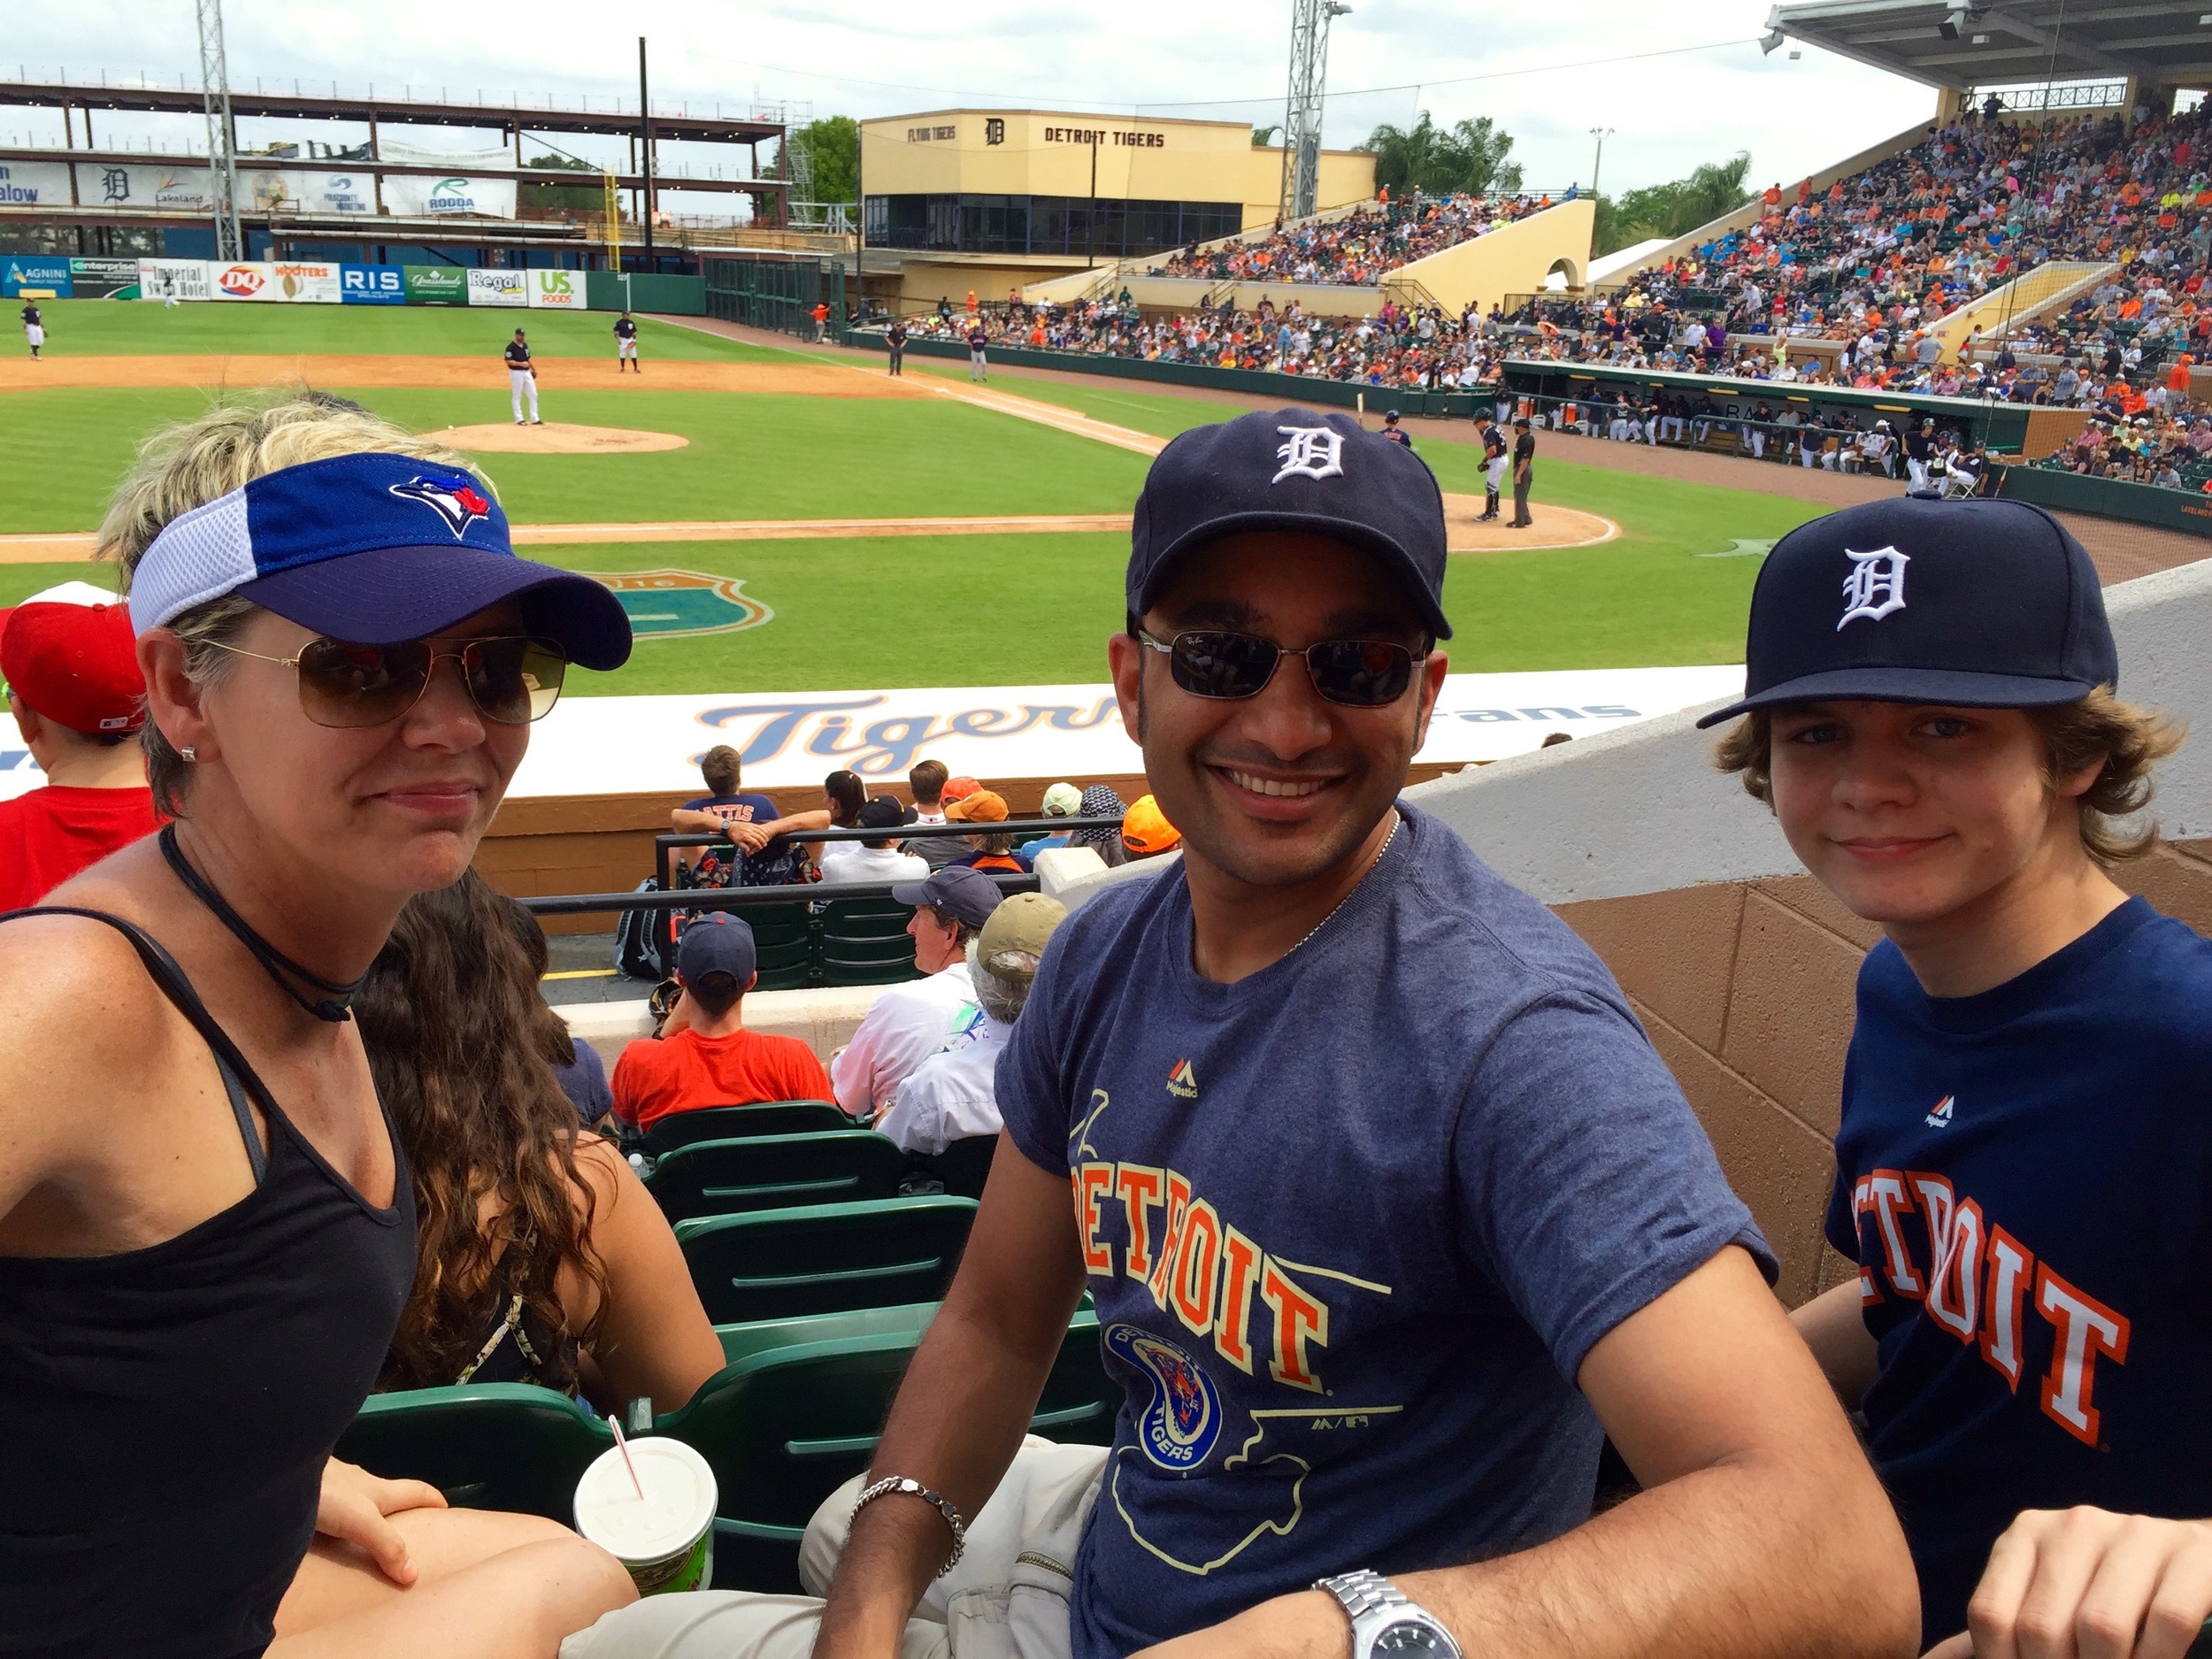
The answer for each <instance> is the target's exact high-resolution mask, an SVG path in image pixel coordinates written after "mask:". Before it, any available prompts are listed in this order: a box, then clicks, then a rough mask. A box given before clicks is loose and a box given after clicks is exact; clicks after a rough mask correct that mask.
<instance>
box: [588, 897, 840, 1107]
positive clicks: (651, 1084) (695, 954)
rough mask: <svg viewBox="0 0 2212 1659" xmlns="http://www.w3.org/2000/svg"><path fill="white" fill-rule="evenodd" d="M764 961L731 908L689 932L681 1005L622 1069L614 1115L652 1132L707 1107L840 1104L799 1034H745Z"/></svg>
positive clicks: (635, 1047) (617, 1072)
mask: <svg viewBox="0 0 2212 1659" xmlns="http://www.w3.org/2000/svg"><path fill="white" fill-rule="evenodd" d="M756 961H757V957H756V956H755V953H754V949H753V930H752V929H751V928H749V927H748V926H746V925H745V924H744V923H743V922H741V921H739V920H738V919H737V918H735V917H734V916H732V915H730V914H729V913H728V912H727V911H726V910H710V911H709V912H707V914H705V915H704V916H702V917H700V918H697V919H696V920H695V921H694V922H693V923H692V924H691V925H690V926H688V927H687V928H685V929H684V936H683V940H682V942H681V943H680V944H679V945H678V946H677V948H676V980H677V983H678V984H679V985H680V986H681V987H683V996H682V1000H681V1001H680V1002H678V1003H677V1004H676V1008H675V1011H674V1012H672V1014H670V1015H669V1017H668V1023H667V1025H664V1026H663V1027H662V1028H661V1034H660V1035H659V1036H658V1037H648V1038H644V1039H641V1041H637V1042H634V1043H632V1044H631V1045H630V1046H629V1047H628V1048H625V1049H624V1050H623V1051H622V1058H621V1059H619V1060H618V1061H617V1062H615V1068H614V1115H615V1117H616V1118H618V1119H619V1120H620V1121H621V1122H623V1123H624V1124H626V1125H631V1126H632V1127H634V1128H638V1129H649V1128H651V1127H652V1126H653V1125H654V1124H655V1123H656V1122H657V1121H658V1120H659V1119H661V1118H665V1117H667V1116H668V1115H669V1114H670V1113H672V1112H685V1111H698V1110H701V1109H703V1108H704V1107H708V1106H750V1105H753V1104H756V1103H757V1102H762V1101H780V1100H830V1099H833V1098H834V1097H833V1095H832V1094H831V1093H830V1080H829V1076H828V1074H827V1073H826V1072H825V1071H823V1070H822V1063H821V1062H820V1061H819V1060H818V1059H816V1058H815V1056H814V1050H813V1049H811V1048H808V1047H807V1046H806V1044H804V1043H803V1042H801V1041H799V1040H798V1039H797V1038H796V1037H771V1036H769V1035H768V1034H766V1033H764V1032H757V1031H748V1030H746V1029H745V1021H744V1007H745V993H746V992H748V991H749V990H751V989H752V988H753V982H754V981H755V980H756V979H758V978H759V975H758V974H757V972H755V963H756Z"/></svg>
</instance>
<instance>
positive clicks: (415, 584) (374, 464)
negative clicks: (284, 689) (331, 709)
mask: <svg viewBox="0 0 2212 1659" xmlns="http://www.w3.org/2000/svg"><path fill="white" fill-rule="evenodd" d="M226 594H236V595H238V596H239V597H240V598H242V599H250V600H251V601H252V602H253V603H255V604H257V605H259V606H261V607H262V608H263V609H264V610H267V611H275V612H276V613H277V615H279V616H280V617H283V618H287V619H288V620H290V621H293V622H296V623H298V624H299V625H300V626H302V627H306V628H312V629H314V630H315V631H316V632H317V633H318V634H325V635H327V636H328V637H330V638H332V639H335V640H344V641H349V643H352V644H357V645H396V644H398V643H400V642H402V641H406V640H419V639H421V638H423V637H424V636H425V635H426V634H436V633H438V632H439V631H440V630H442V629H444V628H449V627H451V626H453V625H454V624H455V623H457V622H459V621H461V620H462V619H463V618H466V617H471V616H473V615H474V614H475V613H476V612H478V611H481V610H483V609H485V608H486V607H487V606H489V605H495V604H498V603H502V602H503V601H505V600H510V599H511V600H514V601H515V602H516V603H518V605H519V606H520V607H521V610H522V613H523V627H524V629H525V630H526V632H528V633H530V634H536V635H540V636H541V637H543V638H546V639H549V640H552V641H555V642H556V643H557V644H558V645H560V647H561V648H562V649H564V650H565V652H566V653H567V654H568V658H569V660H570V661H571V662H572V663H575V664H578V665H579V666H580V667H584V668H595V669H610V668H619V667H620V666H621V665H622V664H623V663H624V662H626V660H628V657H629V655H630V623H629V618H627V617H626V615H625V614H624V612H623V610H622V604H621V602H620V601H619V600H618V599H617V598H616V597H615V596H614V595H613V594H612V593H611V592H610V591H609V590H608V589H607V588H605V587H604V586H603V585H602V584H600V583H598V582H595V581H594V580H591V578H590V577H588V576H579V575H577V574H576V573H575V572H572V571H565V570H559V569H557V568H556V567H554V566H553V565H540V564H536V563H534V562H533V561H532V560H529V559H525V558H518V557H516V556H515V550H514V548H513V547H512V545H511V543H510V542H509V540H508V535H507V515H506V514H505V513H504V512H503V511H500V507H499V503H497V502H495V501H494V500H493V499H492V498H491V495H490V494H489V493H488V491H487V490H486V489H485V488H484V484H483V480H481V479H479V478H477V477H476V476H474V475H473V474H472V473H469V472H461V471H458V470H457V469H455V468H452V467H445V466H438V465H433V464H431V463H428V462H424V461H418V460H414V459H412V458H411V457H407V456H403V455H386V454H380V453H373V454H362V455H342V456H334V457H331V458H330V459H328V460H323V461H308V462H304V463H303V464H302V465H298V466H288V467H285V468H283V469H281V470H280V471H278V472H268V473H265V474H263V475H262V476H261V477H259V478H257V479H252V480H249V481H248V482H247V483H245V484H244V485H242V487H241V488H237V489H234V490H232V491H231V492H230V493H229V494H228V495H222V496H219V497H218V498H217V499H215V500H213V501H211V502H209V503H206V504H205V505H204V506H199V507H195V508H193V509H192V511H189V512H186V513H180V514H179V515H178V516H177V517H176V518H173V519H172V520H171V521H170V522H169V523H168V524H167V525H165V526H163V528H162V531H161V534H159V535H157V536H156V537H155V538H154V541H153V545H152V546H151V547H150V548H148V549H146V552H145V555H144V557H142V558H141V559H140V560H139V561H138V568H137V569H136V570H135V571H134V572H133V573H132V576H131V592H130V607H131V626H132V627H133V629H134V632H136V633H139V634H143V633H145V632H146V631H147V630H148V629H149V628H157V627H161V626H164V625H165V624H167V623H169V622H171V621H173V620H174V619H175V618H177V617H178V616H180V615H181V614H182V613H183V612H185V611H189V610H191V609H192V608H193V607H194V606H196V605H203V604H205V603H208V602H209V601H210V600H212V599H219V598H221V597H222V596H223V595H226Z"/></svg>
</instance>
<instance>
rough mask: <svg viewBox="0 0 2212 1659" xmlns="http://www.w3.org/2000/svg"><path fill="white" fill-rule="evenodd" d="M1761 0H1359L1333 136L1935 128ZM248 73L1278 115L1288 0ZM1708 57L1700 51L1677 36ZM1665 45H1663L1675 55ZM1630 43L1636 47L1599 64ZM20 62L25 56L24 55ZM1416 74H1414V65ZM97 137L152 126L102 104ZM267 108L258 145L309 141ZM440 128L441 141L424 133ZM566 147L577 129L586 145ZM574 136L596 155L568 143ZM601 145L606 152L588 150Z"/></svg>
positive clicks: (269, 32) (276, 57) (59, 9)
mask: <svg viewBox="0 0 2212 1659" xmlns="http://www.w3.org/2000/svg"><path fill="white" fill-rule="evenodd" d="M1768 4H1769V0H1693V3H1692V4H1672V5H1670V4H1652V3H1651V0H1557V3H1555V4H1536V5H1516V4H1500V3H1499V0H1483V4H1473V3H1472V0H1458V3H1455V4H1448V3H1447V0H1354V7H1355V9H1354V11H1353V12H1352V15H1350V16H1349V17H1345V18H1340V19H1337V21H1336V23H1335V25H1334V28H1333V35H1332V37H1331V42H1330V52H1329V88H1330V92H1331V95H1332V96H1331V98H1330V101H1329V106H1328V108H1329V120H1328V127H1327V130H1326V139H1327V142H1329V143H1330V144H1331V145H1333V146H1346V145H1350V144H1354V143H1356V142H1359V141H1360V140H1362V139H1363V138H1364V137H1365V135H1366V134H1367V133H1368V132H1369V130H1370V129H1371V127H1373V126H1374V125H1375V124H1376V123H1377V122H1379V121H1386V120H1387V121H1395V122H1399V123H1405V122H1409V121H1410V120H1411V119H1413V117H1414V115H1415V112H1416V111H1417V110H1419V109H1427V110H1429V111H1432V113H1433V114H1434V116H1435V117H1436V119H1438V120H1439V121H1441V122H1445V123H1449V122H1451V121H1454V120H1457V119H1461V118H1462V117H1466V116H1477V115H1487V116H1490V117H1491V118H1492V119H1494V120H1495V121H1496V122H1497V123H1498V124H1499V125H1500V126H1502V127H1504V128H1505V129H1506V130H1507V131H1508V132H1509V133H1511V134H1513V137H1514V141H1515V144H1514V152H1513V153H1514V156H1515V157H1516V158H1517V159H1518V160H1519V161H1520V162H1521V163H1522V165H1523V166H1524V168H1525V171H1526V174H1527V178H1528V181H1529V182H1530V183H1531V184H1532V185H1542V186H1547V187H1557V186H1562V185H1564V184H1566V183H1568V182H1569V181H1578V182H1580V183H1582V184H1584V185H1587V184H1588V182H1589V179H1590V171H1591V159H1592V150H1593V142H1592V140H1591V138H1590V136H1589V131H1588V129H1589V128H1591V127H1600V126H1602V127H1612V128H1614V129H1615V132H1614V134H1613V136H1612V137H1611V138H1610V139H1609V140H1608V141H1607V143H1606V150H1605V158H1604V164H1603V173H1602V175H1601V184H1602V186H1603V187H1604V188H1606V189H1607V191H1608V192H1609V193H1610V192H1613V191H1617V190H1620V189H1625V188H1632V187H1634V186H1636V185H1640V184H1650V183H1655V182H1657V181H1659V180H1665V179H1671V178H1675V177H1678V176H1679V175H1680V174H1682V173H1686V172H1687V171H1688V170H1689V169H1690V168H1691V167H1693V166H1695V165H1697V164H1698V163H1700V162H1703V161H1709V160H1719V159H1725V158H1726V157H1729V156H1731V155H1732V154H1734V153H1735V152H1736V151H1737V150H1749V151H1750V152H1751V157H1752V163H1751V171H1752V177H1753V182H1754V183H1755V184H1763V183H1765V182H1766V181H1767V180H1793V179H1796V178H1800V177H1801V176H1803V175H1804V174H1805V173H1808V172H1809V171H1811V170H1812V169H1814V168H1816V167H1817V166H1819V165H1822V164H1823V163H1824V162H1827V161H1831V160H1834V159H1837V158H1839V157H1843V156H1846V155H1848V154H1850V153H1852V152H1853V151H1855V150H1859V149H1862V148H1863V147H1864V146H1866V145H1867V144H1870V143H1871V142H1875V141H1876V140H1878V139H1881V138H1885V137H1887V136H1888V135H1890V134H1893V133H1895V132H1898V131H1900V130H1901V129H1903V128H1905V127H1910V126H1913V125H1915V124H1916V123H1918V122H1921V121H1924V120H1925V119H1927V118H1928V117H1929V116H1930V115H1931V114H1932V111H1933V108H1934V102H1935V95H1934V92H1933V91H1932V89H1931V88H1925V87H1922V86H1919V85H1917V84H1916V83H1914V82H1910V81H1904V80H1901V79H1899V78H1896V77H1893V76H1888V75H1885V74H1882V73H1878V72H1877V71H1875V70H1872V69H1868V68H1863V67H1862V66H1860V65H1856V64H1853V63H1850V62H1848V61H1847V60H1845V59H1842V58H1833V57H1831V56H1829V55H1827V54H1825V53H1824V52H1821V51H1819V50H1815V49H1812V48H1805V49H1803V56H1802V58H1801V59H1800V60H1797V61H1792V60H1791V59H1790V58H1789V56H1788V51H1789V50H1791V49H1788V48H1786V49H1785V50H1782V51H1778V52H1776V53H1775V54H1774V55H1773V56H1771V57H1763V56H1762V55H1761V54H1760V51H1759V49H1758V47H1757V45H1756V44H1755V43H1754V42H1755V37H1756V36H1757V35H1760V34H1761V33H1762V32H1763V28H1764V26H1765V19H1766V14H1767V12H1768ZM224 11H225V13H226V17H227V40H228V52H229V61H230V76H231V83H232V85H233V86H234V87H242V86H251V85H252V84H253V83H254V81H255V80H256V79H257V78H259V79H260V80H262V81H265V82H267V83H269V84H271V85H274V84H276V83H278V82H280V81H292V80H294V79H295V78H296V79H298V80H300V81H302V82H303V84H304V83H307V82H310V81H320V82H323V83H325V84H326V85H327V84H328V82H329V81H331V80H332V78H333V77H335V78H336V79H337V81H338V82H339V83H340V85H341V86H342V87H344V88H354V89H359V88H363V87H364V86H365V85H366V84H369V83H373V84H374V85H375V86H376V87H377V88H379V89H380V91H381V90H385V89H393V90H396V89H397V88H399V87H401V86H402V85H403V84H406V83H413V84H414V85H415V86H417V87H418V88H423V87H429V88H436V87H440V86H442V87H444V88H448V89H449V90H450V91H451V92H453V93H455V94H456V95H460V94H463V93H466V94H469V95H472V94H473V93H474V92H475V91H476V90H477V88H482V89H483V90H484V91H485V93H486V94H487V95H494V94H496V95H498V96H501V97H502V99H503V98H504V96H505V95H507V94H509V93H520V94H521V95H522V96H523V97H524V99H525V101H526V102H528V101H541V100H542V99H543V98H544V96H546V95H547V94H553V95H555V96H557V97H559V96H566V97H573V96H579V95H587V94H588V95H590V96H593V97H594V98H595V99H601V98H611V97H615V96H627V97H629V98H631V99H633V100H634V99H635V97H636V96H637V77H636V55H637V41H636V37H637V35H638V34H639V33H641V32H642V33H644V34H645V35H648V36H649V38H650V41H651V58H652V72H653V102H654V104H656V105H657V106H661V105H664V104H676V103H679V102H681V101H683V100H689V101H690V102H691V103H692V104H693V105H694V106H695V107H705V106H709V105H711V104H714V103H716V102H717V101H719V102H721V103H723V104H725V105H728V104H745V103H749V102H750V101H751V100H753V99H755V98H759V99H761V100H764V101H769V102H786V103H788V104H791V105H794V106H810V111H811V113H813V114H815V115H828V114H846V115H854V116H862V117H866V116H877V115H893V114H899V113H902V112H906V111H922V110H930V109H941V108H947V107H951V106H956V105H984V104H990V105H998V106H1014V107H1034V108H1041V109H1050V110H1056V111H1068V112H1071V113H1078V112H1089V113H1094V114H1099V115H1111V114H1115V113H1123V114H1129V113H1150V114H1156V115H1181V116H1191V117H1200V118H1210V119H1245V120H1251V121H1256V122H1259V123H1262V124H1267V123H1273V122H1279V121H1280V120H1281V119H1282V112H1283V92H1284V85H1285V81H1286V65H1287V62H1288V57H1289V34H1290V24H1289V19H1290V5H1289V4H1288V0H1248V3H1246V4H1224V3H1221V0H1114V4H1110V5H1107V6H1079V5H1071V4H1038V0H962V4H959V5H958V6H956V7H944V6H932V5H926V4H889V3H888V0H865V3H864V0H745V4H733V3H729V0H688V3H687V4H657V3H650V0H633V4H629V5H626V6H622V7H611V6H609V5H607V4H604V0H594V3H593V4H585V3H584V0H530V4H528V5H526V6H522V7H515V8H499V7H494V8H486V9H478V8H474V7H471V6H468V5H465V4H463V5H458V6H457V5H455V4H452V0H375V3H374V4H366V3H365V0H319V3H311V4H301V3H300V0H227V4H226V5H225V7H224ZM13 12H14V15H13V17H12V20H11V22H10V24H9V28H8V35H9V44H10V46H11V47H12V49H13V50H12V52H11V53H10V55H11V56H12V57H13V58H16V59H18V60H19V62H20V63H21V64H22V65H23V66H24V68H25V70H26V71H27V72H28V73H31V74H33V75H38V74H42V73H44V74H50V73H56V72H58V70H61V69H64V68H65V69H66V70H67V72H68V73H69V75H70V76H71V77H72V78H73V79H96V78H97V77H98V76H99V75H100V74H101V73H103V72H105V73H107V74H109V75H110V76H111V77H120V78H126V79H131V78H135V77H136V76H137V75H138V74H139V73H142V72H143V73H147V74H148V75H150V76H153V77H156V78H160V79H164V80H166V81H171V82H174V81H175V80H176V79H177V76H178V75H179V74H180V73H183V74H184V75H185V76H186V77H187V78H188V80H191V81H194V82H195V83H196V80H197V66H198V57H197V48H196V37H195V35H194V31H193V7H192V4H190V0H71V4H67V5H50V6H37V7H34V6H28V5H26V6H22V7H18V8H14V9H13ZM1701 47H1702V48H1709V50H1679V49H1682V48H1701ZM1661 54H1664V55H1661ZM1605 58H1612V59H1617V60H1621V61H1614V62H1597V61H1594V60H1598V59H1605ZM8 68H9V70H10V71H12V70H13V68H14V65H8ZM1415 81H1419V82H1422V83H1424V84H1422V85H1421V86H1420V87H1419V88H1418V89H1417V88H1416V87H1415V86H1413V85H1412V84H1409V83H1412V82H1415ZM100 119H101V120H102V123H103V125H102V128H101V131H100V134H99V136H100V137H101V138H102V140H103V142H107V141H109V140H110V139H111V137H128V136H131V135H136V136H137V137H138V138H139V140H140V142H143V140H144V138H145V137H147V136H150V135H151V134H154V133H155V132H156V131H157V130H158V129H157V127H155V126H154V125H152V124H150V123H146V122H143V121H140V122H133V121H131V120H128V119H125V118H123V117H119V116H114V117H111V116H103V117H102V118H100ZM0 134H24V135H26V136H28V135H29V134H38V135H39V140H40V142H58V140H59V138H60V123H59V119H58V116H56V115H54V114H52V113H50V112H36V111H22V110H19V109H9V110H0ZM314 135H316V134H315V132H314V129H313V128H311V127H301V128H299V129H298V130H297V131H296V132H294V131H293V130H292V129H291V128H290V127H286V128H285V130H283V131H281V132H279V131H277V130H274V128H273V124H265V125H264V126H263V127H256V128H253V129H251V130H250V131H249V132H247V133H246V134H244V138H245V142H248V143H255V142H261V141H262V140H265V139H268V138H274V137H291V136H301V137H307V136H314ZM417 138H418V141H419V142H428V143H431V144H433V145H437V144H440V143H441V142H451V143H452V144H453V145H454V147H455V148H460V147H462V143H463V141H461V140H460V139H459V138H458V137H455V138H452V139H450V140H449V141H442V140H441V139H440V138H438V137H435V136H432V135H429V134H417ZM569 142H572V144H574V143H576V141H569ZM576 147H577V148H579V149H587V148H588V146H585V145H582V144H576ZM594 158H597V157H594Z"/></svg>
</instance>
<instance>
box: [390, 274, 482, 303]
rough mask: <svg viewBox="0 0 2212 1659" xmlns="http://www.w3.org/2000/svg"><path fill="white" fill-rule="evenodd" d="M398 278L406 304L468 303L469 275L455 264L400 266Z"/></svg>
mask: <svg viewBox="0 0 2212 1659" xmlns="http://www.w3.org/2000/svg"><path fill="white" fill-rule="evenodd" d="M399 275H400V282H401V285H402V286H403V287H404V288H405V289H406V290H407V303H409V304H410V305H465V304H467V303H469V283H468V276H469V273H467V272H466V271H465V270H464V269H462V268H461V267H460V266H459V265H402V266H400V268H399Z"/></svg>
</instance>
